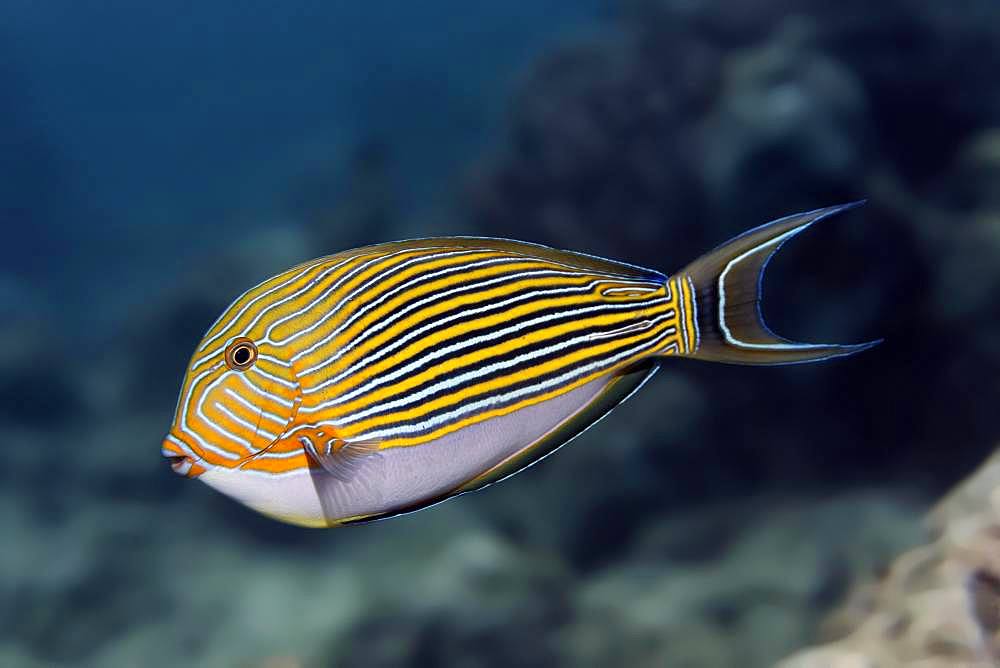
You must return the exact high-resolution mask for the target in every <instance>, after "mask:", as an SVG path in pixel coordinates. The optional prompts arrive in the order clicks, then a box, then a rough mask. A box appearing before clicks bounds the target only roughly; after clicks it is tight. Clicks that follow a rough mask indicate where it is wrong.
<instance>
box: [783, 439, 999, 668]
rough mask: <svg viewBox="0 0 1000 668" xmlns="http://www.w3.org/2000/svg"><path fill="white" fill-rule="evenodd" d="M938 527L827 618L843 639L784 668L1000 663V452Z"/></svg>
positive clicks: (939, 514) (932, 521) (943, 512)
mask: <svg viewBox="0 0 1000 668" xmlns="http://www.w3.org/2000/svg"><path fill="white" fill-rule="evenodd" d="M928 524H929V526H930V529H931V532H932V535H933V537H934V540H933V542H930V543H928V544H926V545H922V546H920V547H918V548H915V549H913V550H910V551H908V552H906V553H905V554H903V555H902V556H900V557H898V558H897V559H896V560H895V561H893V563H892V566H891V567H890V568H889V570H888V573H887V574H886V575H885V576H884V577H883V578H882V579H881V580H880V581H879V582H877V583H869V584H866V585H864V586H861V587H858V588H857V589H856V590H855V591H854V592H853V593H852V595H851V597H850V598H849V599H848V602H847V603H846V604H845V605H844V606H843V608H842V609H841V610H839V611H838V612H837V613H835V614H834V615H833V616H832V617H831V618H830V619H829V620H828V621H827V623H826V626H827V629H826V632H827V634H828V635H831V636H842V637H841V638H840V639H839V640H836V641H835V642H832V643H830V644H827V645H825V646H822V647H819V648H815V649H810V650H806V651H803V652H801V653H799V654H797V655H795V656H793V657H790V658H789V659H787V660H785V661H783V662H781V663H780V664H779V666H780V668H841V667H843V668H852V667H854V666H871V667H872V668H894V667H895V666H900V667H902V666H912V667H915V666H927V667H928V668H930V667H931V666H933V667H935V668H948V667H950V666H954V667H955V668H959V667H962V668H968V667H972V666H976V667H982V668H988V667H989V666H997V665H1000V450H998V451H997V452H996V453H995V454H994V455H993V457H992V458H990V459H989V460H988V461H987V462H986V463H985V464H984V465H983V466H982V468H981V469H980V470H979V471H978V472H977V473H976V474H975V475H973V476H972V477H971V478H970V479H969V480H967V481H966V482H965V483H963V484H962V485H961V486H959V487H958V488H957V489H956V490H955V491H954V492H953V493H952V494H950V495H949V496H948V497H946V498H945V499H944V500H943V501H942V502H941V503H940V504H939V505H938V506H937V507H936V508H934V510H933V511H932V512H931V514H930V516H929V517H928Z"/></svg>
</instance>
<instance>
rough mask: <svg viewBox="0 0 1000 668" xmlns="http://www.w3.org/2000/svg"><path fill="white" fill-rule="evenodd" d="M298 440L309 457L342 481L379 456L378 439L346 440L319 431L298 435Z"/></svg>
mask: <svg viewBox="0 0 1000 668" xmlns="http://www.w3.org/2000/svg"><path fill="white" fill-rule="evenodd" d="M299 442H300V443H302V447H303V449H305V451H306V454H307V455H308V456H309V458H310V459H312V460H313V461H314V462H316V463H317V464H319V465H320V466H321V467H322V468H323V470H324V471H326V472H327V473H329V474H330V475H332V476H333V477H334V478H336V479H338V480H341V481H343V482H350V481H351V480H354V479H355V478H356V477H357V476H358V474H359V472H360V470H361V469H362V467H363V466H364V465H365V463H366V462H369V461H371V460H372V459H375V458H377V457H378V456H379V441H346V440H344V439H341V438H337V437H336V436H334V435H332V434H324V432H321V431H319V432H315V433H314V434H311V435H308V436H300V437H299Z"/></svg>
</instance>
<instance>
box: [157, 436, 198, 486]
mask: <svg viewBox="0 0 1000 668" xmlns="http://www.w3.org/2000/svg"><path fill="white" fill-rule="evenodd" d="M160 454H161V455H163V458H164V459H166V460H167V463H168V464H170V468H171V469H173V471H174V473H176V474H177V475H181V476H184V477H185V478H195V477H197V476H199V475H201V474H202V473H204V472H205V469H204V468H202V467H201V466H199V465H198V464H197V463H196V462H195V460H194V459H193V458H192V457H191V456H189V455H186V454H183V453H180V452H178V451H177V446H176V445H174V444H173V443H171V442H170V441H169V440H168V441H167V442H166V443H164V444H163V447H162V448H161V449H160Z"/></svg>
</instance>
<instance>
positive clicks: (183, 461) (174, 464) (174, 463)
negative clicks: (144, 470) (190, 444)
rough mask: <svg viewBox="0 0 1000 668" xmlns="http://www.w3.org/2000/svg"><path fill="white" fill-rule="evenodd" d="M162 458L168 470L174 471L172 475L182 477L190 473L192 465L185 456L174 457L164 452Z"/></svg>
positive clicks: (189, 459)
mask: <svg viewBox="0 0 1000 668" xmlns="http://www.w3.org/2000/svg"><path fill="white" fill-rule="evenodd" d="M163 458H164V459H166V460H167V463H169V464H170V468H172V469H173V470H174V473H176V474H177V475H182V476H187V474H188V473H189V472H190V471H191V465H192V464H194V462H193V461H191V458H190V457H188V456H187V455H175V454H171V453H166V452H164V453H163Z"/></svg>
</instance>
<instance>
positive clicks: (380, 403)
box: [161, 202, 879, 527]
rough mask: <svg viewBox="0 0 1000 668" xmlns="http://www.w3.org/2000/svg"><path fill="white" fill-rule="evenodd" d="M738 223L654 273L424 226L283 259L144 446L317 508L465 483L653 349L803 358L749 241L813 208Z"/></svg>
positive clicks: (764, 260)
mask: <svg viewBox="0 0 1000 668" xmlns="http://www.w3.org/2000/svg"><path fill="white" fill-rule="evenodd" d="M861 203H862V202H853V203H850V204H843V205H838V206H832V207H827V208H822V209H817V210H815V211H809V212H805V213H799V214H795V215H791V216H787V217H784V218H780V219H778V220H775V221H772V222H770V223H767V224H765V225H762V226H760V227H756V228H754V229H751V230H749V231H747V232H744V233H743V234H741V235H739V236H737V237H735V238H734V239H731V240H730V241H728V242H726V243H724V244H722V245H721V246H718V247H717V248H715V249H714V250H712V251H711V252H709V253H707V254H705V255H703V256H702V257H700V258H698V259H696V260H695V261H694V262H692V263H691V264H689V265H687V266H686V267H684V268H683V269H681V270H680V271H678V272H676V273H675V274H673V275H671V276H667V275H666V274H663V273H660V272H658V271H655V270H652V269H646V268H643V267H640V266H637V265H633V264H628V263H625V262H619V261H615V260H609V259H605V258H601V257H597V256H593V255H587V254H583V253H577V252H571V251H564V250H556V249H553V248H550V247H547V246H542V245H538V244H533V243H528V242H522V241H514V240H509V239H498V238H485V237H440V238H424V239H415V240H408V241H397V242H390V243H382V244H377V245H371V246H366V247H363V248H357V249H352V250H348V251H344V252H341V253H336V254H334V255H329V256H325V257H321V258H318V259H315V260H313V261H311V262H306V263H304V264H300V265H297V266H295V267H293V268H291V269H288V270H287V271H284V272H282V273H280V274H278V275H276V276H273V277H272V278H269V279H267V280H265V281H263V282H262V283H260V284H259V285H257V286H255V287H253V288H251V289H249V290H247V291H246V292H244V293H243V294H242V295H240V296H239V297H238V298H236V300H235V301H233V303H232V304H231V305H230V306H229V307H228V308H227V309H225V310H224V311H223V313H222V315H220V316H219V318H218V319H217V320H216V321H215V323H214V324H212V325H211V326H210V327H209V329H208V331H207V333H206V334H205V336H204V338H203V339H202V340H201V342H200V343H199V344H198V345H197V347H196V349H195V352H194V354H193V356H192V358H191V361H190V363H189V365H188V368H187V371H186V374H185V377H184V380H183V383H182V386H181V390H180V394H179V398H178V401H177V407H176V410H175V414H174V419H173V422H172V424H171V426H170V429H169V432H168V434H167V436H166V438H165V440H164V441H163V443H162V447H161V454H162V456H163V457H165V458H166V459H167V461H168V462H169V463H170V464H171V467H172V468H173V470H174V471H175V472H176V473H178V474H180V475H182V476H185V477H188V478H197V479H199V480H201V481H203V482H205V483H206V484H208V485H209V486H210V487H212V488H214V489H216V490H218V491H220V492H222V493H223V494H225V495H228V496H230V497H232V498H234V499H236V500H237V501H239V502H241V503H242V504H244V505H246V506H248V507H250V508H252V509H254V510H256V511H258V512H260V513H262V514H264V515H267V516H269V517H272V518H275V519H277V520H280V521H283V522H287V523H290V524H295V525H299V526H305V527H336V526H343V525H349V524H355V523H362V522H367V521H371V520H377V519H384V518H388V517H392V516H395V515H400V514H402V513H408V512H412V511H415V510H419V509H421V508H425V507H427V506H430V505H432V504H435V503H438V502H440V501H444V500H446V499H449V498H452V497H455V496H458V495H461V494H464V493H467V492H471V491H474V490H479V489H482V488H484V487H486V486H488V485H491V484H493V483H496V482H498V481H501V480H503V479H505V478H508V477H510V476H512V475H514V474H515V473H517V472H519V471H522V470H524V469H525V468H527V467H528V466H530V465H532V464H534V463H536V462H538V461H539V460H541V459H542V458H544V457H546V456H548V455H550V454H551V453H553V452H554V451H555V450H557V449H558V448H560V447H561V446H563V445H565V444H566V443H568V442H569V441H571V440H572V439H574V438H575V437H576V436H578V435H579V434H581V433H582V432H583V431H585V430H586V429H588V428H589V427H591V426H593V425H594V424H595V423H597V422H598V421H599V420H601V419H602V418H603V417H605V416H606V415H607V414H608V413H610V412H611V411H612V410H613V409H614V408H615V407H617V406H618V405H620V404H621V403H622V402H623V401H625V400H626V399H628V398H629V397H630V396H632V395H633V394H634V393H635V392H637V391H638V390H639V389H640V388H641V387H642V386H643V385H644V384H645V383H646V382H647V381H649V380H650V378H652V377H653V375H655V374H656V373H657V372H658V371H659V369H660V368H661V367H662V366H663V365H664V364H665V362H666V360H667V359H668V358H670V357H689V358H693V359H698V360H706V361H712V362H723V363H733V364H745V365H777V364H795V363H803V362H815V361H820V360H827V359H831V358H836V357H843V356H846V355H852V354H854V353H858V352H860V351H863V350H866V349H868V348H871V347H872V346H874V345H876V344H877V343H879V341H870V342H867V343H860V344H847V345H843V344H820V343H798V342H794V341H790V340H788V339H785V338H782V337H780V336H778V335H776V334H774V333H773V332H772V331H771V330H770V329H769V328H768V327H767V325H766V324H765V322H764V319H763V317H762V315H761V309H760V301H761V283H762V279H763V275H764V271H765V269H766V267H767V264H768V261H769V260H770V259H771V257H772V256H773V255H774V253H775V252H777V250H778V249H779V248H780V247H781V246H782V244H784V243H785V242H786V241H788V240H789V239H791V238H792V237H795V236H796V235H798V234H799V233H801V232H803V231H804V230H805V229H807V228H808V227H810V226H811V225H813V224H814V223H816V222H818V221H820V220H823V219H825V218H828V217H830V216H832V215H834V214H837V213H840V212H843V211H846V210H848V209H851V208H854V207H856V206H858V205H860V204H861Z"/></svg>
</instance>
